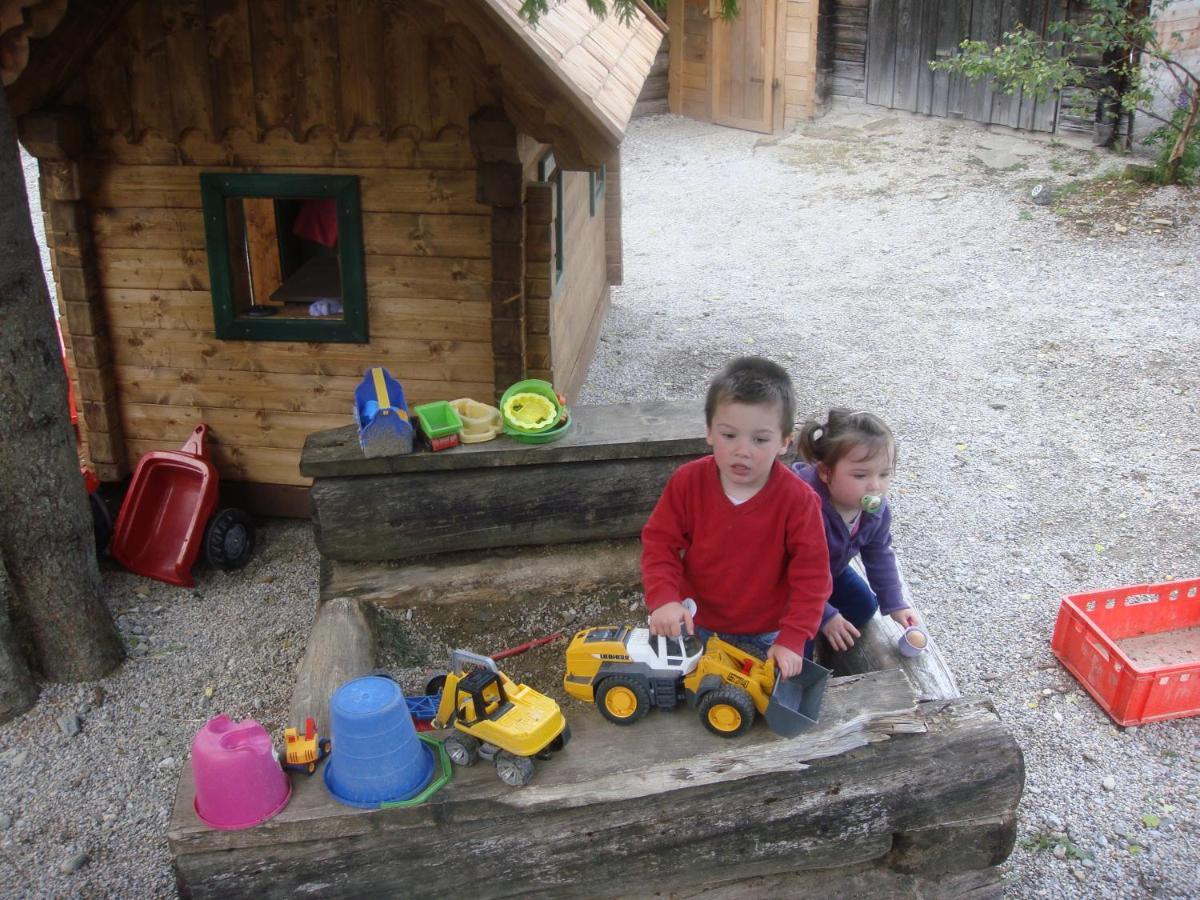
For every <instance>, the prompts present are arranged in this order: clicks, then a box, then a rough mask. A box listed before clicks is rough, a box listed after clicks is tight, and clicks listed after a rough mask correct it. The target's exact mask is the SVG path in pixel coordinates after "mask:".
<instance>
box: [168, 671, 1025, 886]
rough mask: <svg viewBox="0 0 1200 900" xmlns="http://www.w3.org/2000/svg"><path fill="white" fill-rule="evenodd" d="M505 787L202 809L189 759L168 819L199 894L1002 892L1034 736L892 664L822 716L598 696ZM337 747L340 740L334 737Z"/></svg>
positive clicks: (311, 797)
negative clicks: (925, 689)
mask: <svg viewBox="0 0 1200 900" xmlns="http://www.w3.org/2000/svg"><path fill="white" fill-rule="evenodd" d="M572 728H573V730H574V732H575V736H574V738H573V740H572V741H571V743H570V744H569V745H568V746H567V748H566V749H565V750H563V751H562V752H560V753H559V754H556V755H555V756H554V757H553V758H551V759H550V760H547V761H541V762H538V764H537V766H538V769H537V773H536V776H535V778H534V781H533V782H531V783H530V784H529V785H527V786H525V787H523V788H520V789H512V788H508V787H506V786H505V785H503V784H502V783H501V782H500V781H499V780H498V779H497V778H496V775H495V772H494V771H493V769H492V768H491V767H490V766H488V765H486V764H479V765H477V766H475V767H472V768H470V769H461V768H460V769H456V770H455V775H454V779H453V780H452V782H451V783H450V784H449V785H447V786H446V787H445V788H443V789H442V790H441V791H440V792H439V793H437V794H435V795H434V796H433V797H432V798H431V799H430V800H429V801H428V802H427V803H426V804H424V805H421V806H416V807H410V808H407V809H389V810H378V811H363V810H356V809H351V808H349V807H346V806H342V805H340V804H338V803H337V802H335V801H334V800H333V799H332V798H331V797H330V796H329V794H328V793H327V792H326V790H325V788H324V786H323V783H322V782H323V779H322V778H321V773H320V772H319V771H318V773H317V774H316V775H315V776H313V777H311V778H307V777H305V776H303V775H292V776H291V777H292V779H293V795H292V799H291V802H290V803H289V804H288V806H287V808H286V809H285V810H284V811H283V812H282V813H280V814H279V815H278V816H276V817H275V818H274V819H272V820H270V821H269V822H267V823H265V824H264V825H261V826H258V827H257V828H253V829H249V830H246V831H236V832H223V831H214V830H211V829H208V828H206V827H204V825H203V824H202V823H200V822H199V820H198V819H197V818H196V816H195V813H194V811H193V810H192V806H191V801H192V782H191V772H190V765H188V766H185V767H184V771H183V774H182V778H181V781H180V786H179V792H178V795H177V797H176V803H175V808H174V812H173V816H172V819H171V824H170V828H169V831H168V840H169V843H170V848H171V853H172V857H173V859H174V865H175V869H176V873H177V876H178V881H179V884H180V887H181V890H182V891H183V892H184V893H185V894H186V895H188V896H191V897H196V898H204V897H234V896H253V897H291V896H297V895H314V896H322V897H331V898H333V897H362V896H403V897H454V896H463V897H537V896H547V897H550V896H552V897H601V896H605V897H607V896H649V895H671V896H703V897H718V896H720V897H745V898H749V897H757V896H763V895H764V892H767V893H771V894H776V895H786V896H792V897H827V896H831V895H832V896H847V895H856V894H861V893H864V892H868V891H870V892H875V893H879V894H880V895H883V896H892V895H896V894H899V893H906V894H907V893H915V894H919V895H922V896H954V895H967V894H970V896H973V897H974V896H995V897H999V896H1000V886H999V876H998V874H997V872H996V871H995V869H994V868H993V867H994V866H995V865H997V864H998V863H1000V862H1001V861H1003V860H1004V859H1005V858H1006V857H1007V856H1008V854H1009V852H1010V851H1011V848H1012V844H1013V840H1014V836H1015V815H1016V809H1017V803H1018V801H1019V799H1020V796H1021V790H1022V784H1023V777H1024V776H1023V772H1024V769H1023V763H1022V758H1021V752H1020V750H1019V748H1018V747H1017V745H1016V743H1015V742H1014V741H1013V739H1012V737H1011V736H1010V735H1009V733H1008V731H1007V729H1005V728H1004V727H1003V725H1001V723H1000V721H999V720H998V718H997V716H996V714H995V712H994V711H993V710H992V709H991V707H990V705H989V704H988V703H987V702H986V701H982V700H958V701H939V702H933V703H929V702H927V703H918V702H917V700H916V697H915V694H914V691H913V688H912V686H911V685H910V683H909V682H908V680H907V678H906V677H905V676H904V675H903V673H901V672H900V671H899V670H896V669H891V670H888V671H884V672H874V673H869V674H866V675H858V676H850V677H847V678H840V679H836V680H835V681H833V682H832V683H831V684H830V686H829V688H828V691H827V694H826V699H825V705H824V709H823V711H822V715H821V720H820V722H819V723H818V725H817V726H816V727H815V728H814V729H813V730H812V731H810V732H808V733H806V734H803V735H801V736H800V737H797V738H793V739H791V740H784V739H781V738H777V737H775V736H774V735H772V734H771V733H770V732H769V731H767V730H766V728H765V727H764V726H763V725H761V723H760V724H758V725H756V727H755V728H754V729H753V730H752V731H751V732H750V734H748V735H747V736H745V737H743V738H741V739H738V740H733V741H730V740H727V739H723V738H718V737H716V736H713V735H710V734H708V733H707V732H706V731H705V730H704V729H703V728H702V726H701V724H700V722H699V721H698V720H697V717H696V715H695V713H694V712H693V711H691V710H688V709H686V708H680V709H676V710H675V711H673V712H661V711H660V712H654V713H652V714H651V715H649V716H647V717H646V718H645V719H644V720H642V721H641V722H639V723H638V724H636V725H634V726H632V727H630V728H622V727H619V726H615V725H612V724H611V723H609V722H606V721H605V720H604V719H602V718H601V717H600V715H599V714H598V713H597V712H595V710H594V709H589V710H587V711H585V712H584V713H581V714H578V715H576V716H575V717H574V718H573V720H572ZM334 752H335V753H336V748H335V751H334Z"/></svg>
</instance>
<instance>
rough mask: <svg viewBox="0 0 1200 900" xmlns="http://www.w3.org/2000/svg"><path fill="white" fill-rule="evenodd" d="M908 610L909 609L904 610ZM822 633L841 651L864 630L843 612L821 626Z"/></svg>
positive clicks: (852, 643) (848, 647)
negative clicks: (852, 623) (856, 626)
mask: <svg viewBox="0 0 1200 900" xmlns="http://www.w3.org/2000/svg"><path fill="white" fill-rule="evenodd" d="M904 612H908V610H907V609H906V610H904ZM821 634H823V635H825V639H826V640H827V641H829V646H830V647H832V648H833V649H834V650H837V651H838V652H839V653H840V652H841V651H843V650H849V649H850V648H851V647H853V646H854V639H855V638H857V637H862V632H861V631H859V630H858V629H857V628H855V627H854V626H853V625H851V624H850V620H849V619H847V618H846V617H845V616H843V615H842V614H841V613H837V614H836V615H834V616H833V617H832V618H831V619H830V620H829V621H828V622H826V623H825V624H824V625H822V626H821Z"/></svg>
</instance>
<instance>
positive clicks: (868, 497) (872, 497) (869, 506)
mask: <svg viewBox="0 0 1200 900" xmlns="http://www.w3.org/2000/svg"><path fill="white" fill-rule="evenodd" d="M859 505H861V506H862V508H863V512H869V513H877V512H879V509H880V507H882V506H883V498H882V497H881V496H879V495H878V494H863V498H862V500H860V501H859Z"/></svg>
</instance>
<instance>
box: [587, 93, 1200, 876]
mask: <svg viewBox="0 0 1200 900" xmlns="http://www.w3.org/2000/svg"><path fill="white" fill-rule="evenodd" d="M828 138H835V139H833V140H830V139H828ZM984 162H987V163H991V164H993V165H996V166H1009V165H1011V166H1013V168H1012V169H1011V170H1008V171H994V170H989V169H987V168H986V166H985V165H984V164H983V163H984ZM1113 164H1118V165H1119V164H1120V161H1115V160H1113V159H1112V158H1111V157H1108V156H1107V155H1097V154H1095V153H1093V152H1092V151H1091V150H1090V148H1088V147H1086V145H1084V146H1082V147H1077V146H1058V145H1051V144H1049V143H1047V142H1044V141H1043V142H1030V141H1025V140H1022V139H1019V138H1015V137H1012V136H1009V135H993V134H990V133H988V132H986V131H984V130H982V129H979V128H977V127H974V126H972V125H962V124H957V123H951V122H947V121H941V120H930V119H922V118H917V117H908V116H903V115H902V116H893V115H891V114H889V113H888V112H887V111H885V110H876V109H872V108H869V107H864V106H861V105H859V106H850V107H845V108H842V109H839V110H838V111H836V112H835V114H834V115H833V116H830V117H827V118H825V119H823V120H821V121H819V122H818V123H816V125H815V126H810V127H808V128H806V129H802V130H801V132H800V133H798V134H796V135H792V136H790V137H788V138H786V139H784V140H782V141H780V142H778V143H775V142H773V141H772V140H771V139H765V140H764V139H760V138H758V137H757V136H755V135H751V134H747V133H744V132H737V131H731V130H727V129H721V128H715V127H710V126H706V125H703V124H700V123H697V122H691V121H688V120H684V119H679V118H673V117H660V118H655V119H648V120H641V121H638V122H635V123H634V125H633V127H632V129H631V131H630V134H629V136H628V137H627V139H626V142H625V144H624V149H623V151H622V165H623V171H622V181H623V189H624V192H625V193H624V201H625V210H626V216H625V221H624V240H625V284H624V286H622V287H621V288H619V289H617V290H616V291H615V292H614V295H613V303H612V310H611V312H610V313H609V316H608V318H607V319H606V321H605V323H604V329H603V333H602V337H601V342H600V347H599V351H598V354H597V357H596V359H595V361H594V362H593V364H592V367H591V370H590V372H589V377H588V381H587V383H586V385H585V386H584V390H583V396H582V398H581V402H607V401H618V400H630V399H650V398H686V397H700V396H702V394H703V391H704V388H705V386H706V384H707V381H708V379H709V378H710V377H711V376H712V374H713V372H714V371H715V370H716V369H717V368H719V367H720V366H721V365H722V364H723V363H724V362H725V361H726V360H728V359H729V358H730V357H731V356H733V355H736V354H741V353H759V354H763V355H766V356H770V357H773V358H775V359H777V360H779V361H780V362H783V363H784V364H786V365H787V366H788V368H789V370H790V371H791V373H792V375H793V377H794V378H795V379H796V382H797V385H798V392H799V399H800V403H799V405H800V409H801V411H802V414H803V415H812V414H816V413H820V412H822V411H823V410H824V409H825V408H827V407H828V405H830V404H835V403H836V404H846V405H850V406H853V407H857V408H869V409H872V410H875V411H877V412H879V413H880V414H881V415H882V416H883V417H884V418H885V419H886V420H887V421H888V422H889V423H890V424H891V425H892V427H893V428H894V430H895V431H896V432H897V434H898V436H899V440H900V443H901V458H900V468H899V476H898V479H897V482H896V484H897V487H896V491H895V498H894V499H895V508H896V521H897V525H896V544H897V547H898V548H899V549H900V552H901V553H902V555H903V558H904V562H905V570H906V575H907V576H908V578H909V580H910V584H911V587H912V589H913V592H914V596H915V597H916V599H917V603H918V605H919V607H920V608H921V609H922V611H923V612H924V613H925V615H926V617H927V620H928V622H929V623H930V625H931V627H932V629H933V630H934V632H935V633H936V636H937V639H938V640H939V641H940V643H941V646H942V648H943V650H944V652H945V654H946V656H947V659H948V660H949V663H950V665H951V667H952V668H953V670H954V672H955V674H956V676H957V678H958V681H959V685H960V687H961V688H962V690H963V691H964V692H965V693H970V694H983V695H985V696H989V697H990V698H991V699H992V700H993V701H994V703H995V704H996V708H997V709H998V711H999V713H1000V715H1001V716H1002V717H1003V719H1004V721H1005V722H1007V723H1008V725H1009V727H1010V728H1012V730H1013V733H1014V735H1015V736H1016V738H1017V741H1018V742H1019V743H1020V745H1021V747H1022V748H1023V750H1024V752H1025V755H1026V765H1027V771H1028V776H1027V779H1028V780H1027V787H1026V793H1025V798H1024V800H1023V802H1022V805H1021V810H1020V814H1021V822H1020V831H1019V834H1018V838H1017V847H1016V849H1015V851H1014V853H1013V855H1012V858H1011V860H1010V862H1009V863H1008V864H1007V866H1006V872H1007V875H1006V877H1007V885H1008V893H1009V895H1010V896H1013V897H1081V898H1082V897H1088V898H1095V897H1158V898H1163V897H1194V896H1200V841H1198V837H1200V718H1192V719H1186V720H1177V721H1173V722H1164V723H1159V724H1154V725H1149V726H1144V727H1140V728H1131V729H1128V730H1125V731H1120V730H1118V729H1117V728H1115V727H1114V726H1113V725H1112V724H1111V723H1110V720H1109V719H1108V718H1107V716H1105V714H1104V713H1102V712H1101V711H1100V710H1099V708H1098V707H1097V706H1096V705H1095V704H1094V703H1093V702H1092V700H1091V699H1090V697H1089V696H1088V695H1087V694H1085V693H1084V692H1083V691H1082V690H1081V689H1080V688H1079V687H1078V685H1077V684H1076V683H1075V682H1074V680H1073V679H1072V678H1071V676H1070V675H1069V674H1068V673H1067V672H1066V671H1065V670H1064V669H1062V668H1061V667H1060V666H1059V665H1058V663H1057V662H1056V661H1055V659H1054V658H1053V656H1052V655H1051V653H1050V649H1049V639H1050V635H1051V632H1052V630H1053V626H1054V621H1055V617H1056V615H1057V611H1058V605H1059V600H1060V599H1061V597H1062V596H1063V595H1064V594H1067V593H1075V592H1080V591H1084V590H1091V589H1098V588H1105V587H1112V586H1118V585H1124V584H1138V583H1142V582H1146V581H1154V580H1162V579H1167V578H1184V577H1197V576H1200V537H1198V536H1197V533H1196V529H1197V521H1198V518H1197V514H1196V509H1197V507H1198V504H1200V415H1198V412H1200V410H1198V409H1197V404H1198V403H1200V381H1198V378H1197V368H1196V354H1197V351H1198V350H1200V306H1198V300H1200V261H1198V252H1197V251H1198V248H1200V216H1198V215H1197V214H1196V204H1197V201H1198V200H1200V196H1198V194H1197V192H1195V191H1190V192H1189V191H1185V190H1180V189H1170V190H1167V191H1162V192H1158V193H1157V194H1155V195H1154V197H1153V199H1152V200H1150V201H1148V202H1147V203H1139V202H1134V205H1133V207H1132V208H1126V207H1124V206H1123V205H1121V206H1119V207H1117V208H1116V209H1106V210H1105V211H1104V212H1103V214H1102V215H1103V216H1104V218H1103V221H1104V222H1105V223H1106V224H1104V225H1102V226H1099V227H1095V228H1092V227H1089V226H1087V225H1085V224H1077V223H1076V219H1079V220H1080V222H1085V221H1088V218H1087V217H1086V216H1084V218H1082V219H1081V218H1080V214H1077V213H1076V214H1069V215H1068V216H1067V217H1066V218H1062V217H1060V216H1059V215H1058V214H1056V213H1055V212H1054V211H1052V209H1049V208H1042V207H1037V206H1034V205H1032V204H1031V203H1030V202H1029V199H1028V197H1029V186H1030V184H1031V183H1033V182H1036V181H1038V180H1048V181H1050V182H1052V183H1054V184H1055V185H1056V186H1057V187H1059V188H1060V189H1061V188H1062V187H1064V186H1066V185H1068V184H1070V183H1071V182H1073V181H1079V180H1081V179H1084V178H1086V177H1089V176H1090V175H1092V174H1094V173H1095V172H1096V171H1097V170H1098V169H1099V168H1101V167H1104V166H1111V165H1113ZM1069 173H1076V174H1075V175H1074V176H1072V175H1070V174H1069ZM1063 202H1064V203H1066V202H1067V201H1063ZM1114 216H1115V220H1114V218H1113V217H1114ZM1164 217H1166V218H1170V219H1172V220H1173V222H1174V224H1172V225H1169V226H1162V225H1157V224H1155V223H1153V222H1151V221H1148V220H1149V219H1152V218H1164ZM1165 220H1166V219H1164V221H1165ZM1116 226H1120V227H1124V228H1128V229H1129V230H1128V232H1126V233H1123V234H1122V233H1121V232H1120V231H1119V228H1117V227H1116ZM1108 778H1111V779H1112V781H1111V782H1108V783H1109V784H1111V785H1112V789H1111V790H1106V789H1105V787H1104V784H1105V779H1108ZM1144 816H1154V817H1157V818H1158V820H1159V821H1158V823H1157V825H1154V826H1153V827H1151V824H1148V823H1154V821H1155V819H1153V818H1146V819H1145V820H1143V817H1144ZM1057 848H1061V849H1057ZM1060 856H1061V857H1062V858H1059V857H1060Z"/></svg>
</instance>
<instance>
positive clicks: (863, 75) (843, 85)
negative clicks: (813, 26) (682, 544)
mask: <svg viewBox="0 0 1200 900" xmlns="http://www.w3.org/2000/svg"><path fill="white" fill-rule="evenodd" d="M826 3H827V4H828V5H829V6H830V7H831V9H830V20H831V21H830V27H829V38H830V41H831V47H830V54H829V55H830V66H831V74H830V81H829V88H830V93H831V94H833V95H834V96H835V97H859V98H862V97H865V96H866V95H867V11H868V8H869V6H870V3H869V0H826Z"/></svg>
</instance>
